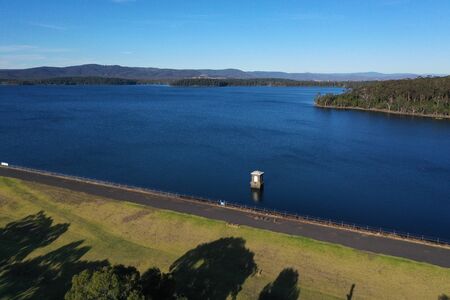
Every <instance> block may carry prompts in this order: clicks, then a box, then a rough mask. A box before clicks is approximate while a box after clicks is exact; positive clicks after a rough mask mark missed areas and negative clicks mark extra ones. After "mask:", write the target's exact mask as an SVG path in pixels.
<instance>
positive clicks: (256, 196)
mask: <svg viewBox="0 0 450 300" xmlns="http://www.w3.org/2000/svg"><path fill="white" fill-rule="evenodd" d="M250 191H251V194H252V199H253V201H255V202H257V203H259V202H262V201H263V199H264V197H263V196H264V188H261V189H250Z"/></svg>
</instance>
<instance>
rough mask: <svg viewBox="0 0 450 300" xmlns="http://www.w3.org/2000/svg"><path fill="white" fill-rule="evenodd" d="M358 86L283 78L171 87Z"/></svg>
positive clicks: (177, 83)
mask: <svg viewBox="0 0 450 300" xmlns="http://www.w3.org/2000/svg"><path fill="white" fill-rule="evenodd" d="M356 84H358V83H357V82H351V81H313V80H304V81H300V80H291V79H282V78H252V79H234V78H186V79H180V80H175V81H173V82H171V83H170V85H171V86H179V87H191V86H193V87H226V86H273V87H302V86H320V87H344V88H345V87H349V86H353V85H356Z"/></svg>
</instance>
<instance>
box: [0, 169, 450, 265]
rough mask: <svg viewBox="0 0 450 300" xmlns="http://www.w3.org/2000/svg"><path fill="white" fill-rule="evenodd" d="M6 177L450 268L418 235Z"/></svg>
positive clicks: (47, 177) (33, 173) (449, 260)
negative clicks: (376, 230)
mask: <svg viewBox="0 0 450 300" xmlns="http://www.w3.org/2000/svg"><path fill="white" fill-rule="evenodd" d="M0 176H5V177H11V178H17V179H21V180H25V181H29V182H36V183H39V184H44V185H50V186H55V187H59V188H64V189H69V190H73V191H79V192H84V193H87V194H91V195H97V196H102V197H106V198H109V199H112V200H118V201H127V202H132V203H137V204H141V205H145V206H151V207H154V208H159V209H166V210H171V211H175V212H180V213H185V214H191V215H197V216H201V217H205V218H209V219H215V220H219V221H224V222H227V223H228V224H231V225H243V226H249V227H253V228H258V229H263V230H269V231H273V232H279V233H284V234H289V235H294V236H295V235H296V236H303V237H307V238H312V239H315V240H319V241H323V242H328V243H333V244H339V245H343V246H347V247H351V248H353V249H358V250H363V251H369V252H374V253H380V254H385V255H391V256H397V257H403V258H406V259H412V260H415V261H422V262H427V263H431V264H435V265H440V266H444V267H450V251H449V250H450V245H449V244H448V243H445V242H444V241H442V240H439V239H438V240H437V242H436V241H434V242H430V241H427V240H426V239H423V240H421V239H420V238H418V237H415V236H410V235H408V236H406V235H405V236H402V235H399V234H397V233H396V232H390V233H387V232H383V231H380V232H375V231H373V230H369V229H368V230H366V229H365V228H363V227H354V226H351V225H347V224H345V223H342V224H341V223H336V222H329V223H327V222H325V220H322V221H321V222H319V221H317V220H314V218H309V219H308V218H304V217H300V216H297V217H296V218H295V217H293V216H289V215H287V214H285V215H283V213H278V214H276V213H274V212H270V211H267V210H266V211H263V210H261V211H256V210H255V209H252V208H251V207H247V209H244V207H242V206H241V207H239V206H236V207H234V206H233V205H232V204H230V205H229V204H227V205H226V206H221V205H220V204H219V203H217V202H216V201H209V202H207V201H206V200H205V199H201V198H195V197H190V196H183V195H177V194H171V193H165V192H160V191H154V190H150V189H144V188H137V187H129V186H124V185H118V184H114V183H107V182H102V181H96V180H91V179H85V178H78V177H72V176H67V175H63V174H53V173H51V172H45V171H40V170H32V169H26V168H21V167H11V166H10V167H0Z"/></svg>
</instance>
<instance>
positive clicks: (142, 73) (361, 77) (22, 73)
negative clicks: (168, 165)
mask: <svg viewBox="0 0 450 300" xmlns="http://www.w3.org/2000/svg"><path fill="white" fill-rule="evenodd" d="M418 76H419V75H418V74H408V73H405V74H404V73H400V74H383V73H376V72H367V73H329V74H325V73H285V72H265V71H253V72H245V71H242V70H239V69H222V70H210V69H199V70H194V69H192V70H190V69H184V70H178V69H159V68H144V67H123V66H118V65H97V64H88V65H80V66H70V67H37V68H30V69H0V79H17V80H36V79H48V78H57V77H66V78H67V77H107V78H123V79H135V80H157V79H167V80H171V79H184V78H234V79H254V78H280V79H290V80H301V81H311V80H313V81H366V80H367V81H369V80H391V79H405V78H416V77H418Z"/></svg>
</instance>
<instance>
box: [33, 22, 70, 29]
mask: <svg viewBox="0 0 450 300" xmlns="http://www.w3.org/2000/svg"><path fill="white" fill-rule="evenodd" d="M30 25H32V26H36V27H41V28H45V29H52V30H57V31H64V30H67V27H64V26H59V25H54V24H46V23H34V22H33V23H30Z"/></svg>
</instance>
